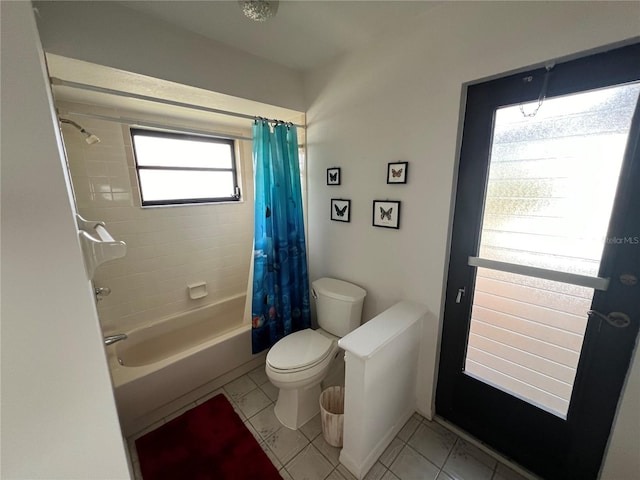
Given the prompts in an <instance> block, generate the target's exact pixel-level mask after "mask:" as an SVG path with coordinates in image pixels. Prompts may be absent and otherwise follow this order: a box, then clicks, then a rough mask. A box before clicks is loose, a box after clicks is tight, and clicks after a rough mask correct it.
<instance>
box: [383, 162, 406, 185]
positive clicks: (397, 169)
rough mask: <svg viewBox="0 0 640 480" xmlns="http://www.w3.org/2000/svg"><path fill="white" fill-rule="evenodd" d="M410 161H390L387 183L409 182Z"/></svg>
mask: <svg viewBox="0 0 640 480" xmlns="http://www.w3.org/2000/svg"><path fill="white" fill-rule="evenodd" d="M408 167H409V162H395V163H390V164H389V165H388V167H387V183H407V168H408Z"/></svg>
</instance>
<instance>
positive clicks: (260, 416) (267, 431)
mask: <svg viewBox="0 0 640 480" xmlns="http://www.w3.org/2000/svg"><path fill="white" fill-rule="evenodd" d="M249 422H251V425H252V426H253V428H255V430H256V432H258V434H259V435H260V437H261V438H262V439H263V440H265V439H266V438H267V437H270V436H271V435H273V434H274V433H276V432H277V431H278V430H279V429H280V428H282V424H281V423H280V421H279V420H278V418H277V417H276V414H275V413H273V404H269V405H267V407H266V408H263V409H262V410H260V411H259V412H258V413H256V414H255V415H254V416H252V417H251V418H250V419H249Z"/></svg>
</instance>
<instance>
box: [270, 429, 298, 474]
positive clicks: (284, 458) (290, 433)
mask: <svg viewBox="0 0 640 480" xmlns="http://www.w3.org/2000/svg"><path fill="white" fill-rule="evenodd" d="M265 443H266V444H267V446H268V447H269V448H270V449H271V451H272V452H273V453H275V454H276V457H278V459H279V460H280V462H282V463H283V464H284V465H286V464H287V462H289V460H291V459H292V458H293V457H295V456H296V455H297V454H298V452H300V451H301V450H302V449H303V448H304V447H306V446H307V445H308V444H309V440H308V439H307V437H305V436H304V435H303V434H302V433H300V431H298V430H289V429H288V428H286V427H282V428H281V429H280V430H278V431H277V432H276V433H274V434H273V435H271V436H270V437H269V438H267V440H266V441H265Z"/></svg>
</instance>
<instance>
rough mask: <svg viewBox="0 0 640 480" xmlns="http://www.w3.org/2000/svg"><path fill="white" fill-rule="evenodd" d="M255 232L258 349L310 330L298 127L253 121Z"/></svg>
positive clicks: (254, 324)
mask: <svg viewBox="0 0 640 480" xmlns="http://www.w3.org/2000/svg"><path fill="white" fill-rule="evenodd" d="M253 167H254V175H255V232H254V243H253V268H254V271H253V297H252V302H251V307H252V308H251V319H252V350H253V353H258V352H261V351H262V350H264V349H266V348H269V347H271V346H272V345H273V344H275V343H276V342H277V341H278V340H280V339H281V338H282V337H284V336H286V335H289V334H290V333H293V332H296V331H298V330H302V329H304V328H309V327H310V324H311V314H310V309H309V280H308V277H307V249H306V245H305V236H304V221H303V213H302V189H301V186H300V166H299V163H298V135H297V132H296V129H295V127H294V126H292V125H289V124H284V123H281V122H277V123H276V124H275V125H274V126H273V129H271V128H270V125H269V122H268V121H266V120H262V119H259V120H256V121H255V122H254V124H253Z"/></svg>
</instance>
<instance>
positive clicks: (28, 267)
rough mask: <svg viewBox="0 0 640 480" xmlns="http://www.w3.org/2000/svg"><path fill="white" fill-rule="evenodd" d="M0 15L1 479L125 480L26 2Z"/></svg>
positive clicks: (120, 443)
mask: <svg viewBox="0 0 640 480" xmlns="http://www.w3.org/2000/svg"><path fill="white" fill-rule="evenodd" d="M0 9H1V12H2V15H1V18H2V28H1V31H2V88H1V90H2V122H1V124H2V301H1V302H0V303H1V305H2V374H1V375H0V377H1V378H2V432H1V433H2V435H1V437H2V438H1V443H2V458H1V460H0V468H1V471H0V477H1V478H3V479H12V480H18V479H29V480H33V479H52V478H60V479H62V478H64V479H66V480H71V479H78V480H80V479H88V478H91V479H92V480H98V479H104V480H107V479H109V480H114V479H116V480H124V479H128V478H130V475H129V469H128V466H127V459H126V454H125V448H124V442H123V440H122V436H121V432H120V426H119V424H118V416H117V412H116V406H115V401H114V398H113V392H112V390H111V383H110V380H109V371H108V368H107V361H106V357H105V352H104V345H103V342H102V337H101V332H100V328H99V325H98V316H97V313H96V308H95V304H94V302H95V300H94V298H93V294H92V292H91V282H90V281H89V280H88V278H87V274H86V272H85V267H84V264H83V262H82V252H81V250H80V243H79V240H78V232H77V226H76V224H75V221H74V218H73V214H74V212H73V207H72V202H71V198H70V195H69V191H68V189H67V188H68V186H67V185H66V181H65V176H64V170H63V162H62V159H61V151H62V144H61V141H60V134H59V131H58V130H57V127H56V120H55V113H54V110H53V103H52V99H51V94H50V91H49V86H48V83H47V77H46V72H45V71H44V67H43V65H44V57H43V52H42V49H41V47H40V41H39V38H38V32H37V30H36V25H35V21H34V16H33V11H32V9H31V3H30V2H1V4H0Z"/></svg>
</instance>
